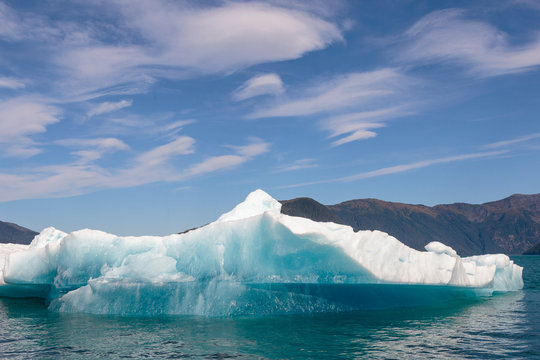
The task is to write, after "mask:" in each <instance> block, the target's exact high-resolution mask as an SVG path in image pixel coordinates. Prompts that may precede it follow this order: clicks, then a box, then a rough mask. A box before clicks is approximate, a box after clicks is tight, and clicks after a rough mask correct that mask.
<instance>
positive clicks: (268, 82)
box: [233, 73, 283, 100]
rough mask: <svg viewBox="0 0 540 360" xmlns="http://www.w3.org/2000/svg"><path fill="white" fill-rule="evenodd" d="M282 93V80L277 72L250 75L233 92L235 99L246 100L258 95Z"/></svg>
mask: <svg viewBox="0 0 540 360" xmlns="http://www.w3.org/2000/svg"><path fill="white" fill-rule="evenodd" d="M281 93H283V81H281V78H280V77H279V75H278V74H274V73H272V74H261V75H257V76H254V77H252V78H251V79H249V80H248V81H246V82H245V83H244V84H242V86H240V87H239V88H238V89H236V91H235V92H234V94H233V97H234V98H235V99H236V100H246V99H249V98H252V97H255V96H260V95H279V94H281Z"/></svg>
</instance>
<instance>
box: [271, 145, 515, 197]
mask: <svg viewBox="0 0 540 360" xmlns="http://www.w3.org/2000/svg"><path fill="white" fill-rule="evenodd" d="M506 153H507V151H491V152H479V153H470V154H462V155H455V156H447V157H442V158H437V159H429V160H422V161H418V162H414V163H408V164H401V165H395V166H389V167H385V168H381V169H377V170H372V171H365V172H361V173H358V174H354V175H350V176H343V177H338V178H333V179H326V180H318V181H311V182H305V183H300V184H293V185H286V186H281V187H280V188H283V189H285V188H295V187H303V186H309V185H319V184H329V183H336V182H342V183H343V182H352V181H358V180H362V179H368V178H373V177H378V176H384V175H390V174H397V173H402V172H406V171H410V170H415V169H421V168H425V167H429V166H433V165H438V164H445V163H451V162H458V161H467V160H473V159H481V158H490V157H495V156H498V155H502V154H506Z"/></svg>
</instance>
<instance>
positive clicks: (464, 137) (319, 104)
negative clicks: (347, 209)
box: [0, 0, 540, 235]
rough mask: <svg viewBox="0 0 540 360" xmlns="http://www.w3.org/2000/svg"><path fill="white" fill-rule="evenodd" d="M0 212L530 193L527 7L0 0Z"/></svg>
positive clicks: (532, 79)
mask: <svg viewBox="0 0 540 360" xmlns="http://www.w3.org/2000/svg"><path fill="white" fill-rule="evenodd" d="M0 52H1V56H0V163H1V166H0V219H1V220H3V221H12V222H16V223H18V224H21V225H23V226H26V227H30V228H32V229H35V230H40V229H41V228H43V227H46V226H55V227H57V228H59V229H62V230H64V231H73V230H76V229H79V228H86V227H89V228H96V229H101V230H104V231H109V232H113V233H117V234H133V235H139V234H167V233H172V232H178V231H182V230H184V229H186V228H190V227H194V226H198V225H202V224H205V223H207V222H210V221H213V220H214V219H216V218H217V217H218V216H219V214H220V213H222V212H224V211H227V210H229V209H230V208H232V207H233V206H234V205H235V204H236V203H238V202H240V201H241V200H242V199H243V198H244V197H245V196H246V195H247V194H248V193H249V192H250V191H252V190H255V189H257V188H262V189H263V190H265V191H267V192H268V193H270V194H271V195H272V196H273V197H275V198H277V199H289V198H294V197H301V196H309V197H313V198H315V199H317V200H318V201H320V202H322V203H326V204H334V203H338V202H340V201H344V200H349V199H355V198H367V197H374V198H379V199H383V200H388V201H400V202H408V203H422V204H426V205H434V204H438V203H453V202H471V203H482V202H486V201H491V200H497V199H500V198H503V197H506V196H508V195H511V194H513V193H538V192H539V191H540V189H539V187H538V184H540V122H539V113H540V85H539V84H540V5H539V3H538V2H537V1H526V0H521V1H517V0H516V1H506V2H493V1H476V2H470V1H451V2H450V1H448V2H444V1H436V2H435V1H351V2H346V1H343V2H342V1H333V2H329V1H310V2H295V1H281V0H276V1H268V2H244V1H208V2H195V1H194V2H189V1H161V0H159V1H136V0H135V1H122V0H112V1H95V2H85V1H74V2H69V3H67V2H61V1H25V2H18V1H4V2H0Z"/></svg>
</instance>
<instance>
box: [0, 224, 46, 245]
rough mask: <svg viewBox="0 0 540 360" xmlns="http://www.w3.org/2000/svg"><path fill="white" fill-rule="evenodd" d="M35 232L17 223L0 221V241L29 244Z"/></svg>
mask: <svg viewBox="0 0 540 360" xmlns="http://www.w3.org/2000/svg"><path fill="white" fill-rule="evenodd" d="M37 234H38V233H37V232H35V231H32V230H30V229H27V228H24V227H22V226H19V225H17V224H12V223H8V222H3V221H0V243H13V244H30V242H32V239H33V238H34V236H36V235H37Z"/></svg>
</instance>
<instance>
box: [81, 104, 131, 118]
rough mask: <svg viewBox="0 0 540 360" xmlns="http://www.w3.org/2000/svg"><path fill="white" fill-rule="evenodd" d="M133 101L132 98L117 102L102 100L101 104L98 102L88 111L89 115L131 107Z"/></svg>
mask: <svg viewBox="0 0 540 360" xmlns="http://www.w3.org/2000/svg"><path fill="white" fill-rule="evenodd" d="M132 103H133V101H132V100H120V101H117V102H102V103H101V104H96V105H95V106H93V107H92V109H90V110H89V111H88V112H87V114H86V115H87V116H88V117H92V116H95V115H101V114H105V113H109V112H112V111H117V110H120V109H123V108H126V107H130V106H131V104H132Z"/></svg>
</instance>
